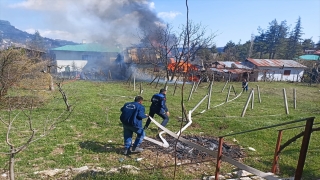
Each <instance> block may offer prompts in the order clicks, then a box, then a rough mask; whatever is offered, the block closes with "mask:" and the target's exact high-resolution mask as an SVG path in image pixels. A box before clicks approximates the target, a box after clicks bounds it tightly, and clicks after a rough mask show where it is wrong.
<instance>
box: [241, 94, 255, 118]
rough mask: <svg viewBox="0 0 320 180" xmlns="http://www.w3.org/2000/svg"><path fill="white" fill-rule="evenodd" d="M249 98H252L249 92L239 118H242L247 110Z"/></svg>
mask: <svg viewBox="0 0 320 180" xmlns="http://www.w3.org/2000/svg"><path fill="white" fill-rule="evenodd" d="M251 96H252V91H251V92H250V94H249V96H248V99H247V102H246V104H245V106H244V107H243V110H242V113H241V117H244V115H245V114H246V110H247V108H248V105H249V102H250V99H251Z"/></svg>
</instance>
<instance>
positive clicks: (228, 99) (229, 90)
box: [226, 86, 231, 102]
mask: <svg viewBox="0 0 320 180" xmlns="http://www.w3.org/2000/svg"><path fill="white" fill-rule="evenodd" d="M230 91H231V86H229V90H228V94H227V98H226V102H228V100H229V96H230Z"/></svg>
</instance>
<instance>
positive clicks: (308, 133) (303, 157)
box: [294, 117, 314, 180]
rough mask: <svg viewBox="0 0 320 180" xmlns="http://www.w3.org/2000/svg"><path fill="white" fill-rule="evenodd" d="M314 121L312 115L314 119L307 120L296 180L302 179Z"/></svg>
mask: <svg viewBox="0 0 320 180" xmlns="http://www.w3.org/2000/svg"><path fill="white" fill-rule="evenodd" d="M313 121H314V117H312V119H308V120H307V122H306V128H305V129H304V135H303V139H302V144H301V149H300V155H299V160H298V165H297V168H296V173H295V176H294V180H300V179H301V178H302V172H303V166H304V163H305V161H306V156H307V152H308V146H309V141H310V137H311V133H312V126H313Z"/></svg>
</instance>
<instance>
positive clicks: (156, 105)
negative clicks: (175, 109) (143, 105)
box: [150, 93, 168, 112]
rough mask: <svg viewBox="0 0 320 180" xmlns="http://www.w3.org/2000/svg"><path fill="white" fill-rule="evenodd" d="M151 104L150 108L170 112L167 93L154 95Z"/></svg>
mask: <svg viewBox="0 0 320 180" xmlns="http://www.w3.org/2000/svg"><path fill="white" fill-rule="evenodd" d="M151 102H152V104H151V106H150V109H153V110H155V111H159V112H168V108H167V106H166V95H164V94H162V93H158V94H155V95H153V96H152V98H151Z"/></svg>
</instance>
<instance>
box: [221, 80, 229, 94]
mask: <svg viewBox="0 0 320 180" xmlns="http://www.w3.org/2000/svg"><path fill="white" fill-rule="evenodd" d="M227 84H228V81H226V83H225V84H224V86H223V88H222V90H221V92H223V91H224V88H226V85H227Z"/></svg>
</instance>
